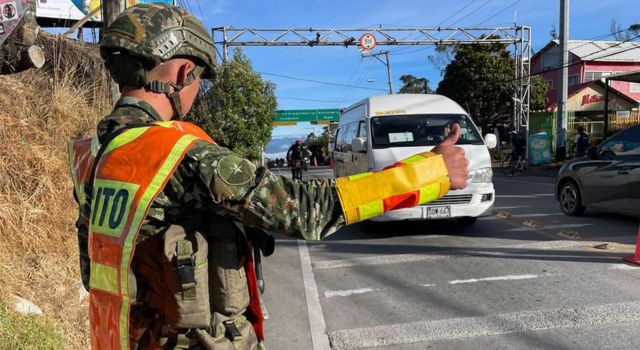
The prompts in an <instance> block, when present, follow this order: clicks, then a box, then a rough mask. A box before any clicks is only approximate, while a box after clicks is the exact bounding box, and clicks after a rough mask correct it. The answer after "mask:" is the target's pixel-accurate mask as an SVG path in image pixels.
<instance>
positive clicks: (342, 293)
mask: <svg viewBox="0 0 640 350" xmlns="http://www.w3.org/2000/svg"><path fill="white" fill-rule="evenodd" d="M379 290H381V289H378V288H360V289H349V290H328V291H325V292H324V297H325V298H333V297H348V296H351V295H357V294H366V293H371V292H375V291H379Z"/></svg>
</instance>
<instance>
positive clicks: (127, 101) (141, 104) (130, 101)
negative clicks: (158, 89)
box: [116, 96, 162, 121]
mask: <svg viewBox="0 0 640 350" xmlns="http://www.w3.org/2000/svg"><path fill="white" fill-rule="evenodd" d="M124 106H131V107H135V108H139V109H141V110H143V111H144V112H145V113H147V114H148V115H149V116H150V117H151V118H152V119H153V120H155V121H162V117H160V114H159V113H158V111H156V110H155V108H153V107H152V106H151V105H150V104H149V103H147V102H145V101H143V100H141V99H139V98H136V97H132V96H124V97H121V98H120V99H119V100H118V102H117V103H116V108H117V107H124Z"/></svg>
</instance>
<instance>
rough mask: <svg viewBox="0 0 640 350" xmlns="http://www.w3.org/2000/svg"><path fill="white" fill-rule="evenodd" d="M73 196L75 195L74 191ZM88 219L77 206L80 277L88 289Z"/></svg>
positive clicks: (89, 267)
mask: <svg viewBox="0 0 640 350" xmlns="http://www.w3.org/2000/svg"><path fill="white" fill-rule="evenodd" d="M73 197H74V198H75V199H76V201H77V200H78V199H77V197H76V193H75V191H74V192H73ZM87 222H88V219H86V216H85V215H84V214H83V213H82V208H80V207H78V219H77V220H76V229H77V231H78V250H79V252H80V275H81V277H82V285H83V286H84V289H86V290H87V291H89V275H90V273H91V265H90V260H89V227H88V226H87Z"/></svg>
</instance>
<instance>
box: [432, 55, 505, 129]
mask: <svg viewBox="0 0 640 350" xmlns="http://www.w3.org/2000/svg"><path fill="white" fill-rule="evenodd" d="M513 64H514V62H513V59H512V58H511V54H510V53H509V51H507V45H506V44H501V43H484V44H469V45H460V46H458V47H457V48H456V52H455V57H454V59H453V61H451V63H449V64H448V65H447V67H446V69H445V72H444V77H443V79H442V80H441V81H440V84H438V89H437V90H436V92H437V93H438V94H442V95H445V96H448V97H449V98H451V99H453V100H454V101H456V102H458V103H459V104H460V105H461V106H462V107H464V108H465V109H466V110H467V111H468V112H469V114H470V115H471V116H472V117H473V119H474V120H475V121H476V123H478V124H479V125H480V126H481V127H482V128H483V129H486V127H487V126H488V125H490V124H494V123H501V122H508V121H509V120H510V118H511V114H512V113H513V93H514V88H515V82H514V81H513V69H514V68H513V67H514V66H513Z"/></svg>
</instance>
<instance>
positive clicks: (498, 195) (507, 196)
mask: <svg viewBox="0 0 640 350" xmlns="http://www.w3.org/2000/svg"><path fill="white" fill-rule="evenodd" d="M542 197H555V194H553V193H535V194H496V198H542Z"/></svg>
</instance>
